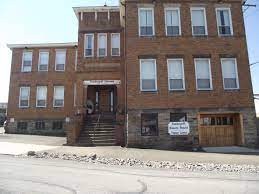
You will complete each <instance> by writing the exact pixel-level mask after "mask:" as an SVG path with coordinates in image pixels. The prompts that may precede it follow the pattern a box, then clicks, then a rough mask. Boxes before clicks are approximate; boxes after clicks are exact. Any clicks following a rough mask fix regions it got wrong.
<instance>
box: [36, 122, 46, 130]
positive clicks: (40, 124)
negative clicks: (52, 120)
mask: <svg viewBox="0 0 259 194" xmlns="http://www.w3.org/2000/svg"><path fill="white" fill-rule="evenodd" d="M35 128H36V129H37V130H42V129H45V122H44V121H36V123H35Z"/></svg>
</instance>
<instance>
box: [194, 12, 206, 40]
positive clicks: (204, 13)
mask: <svg viewBox="0 0 259 194" xmlns="http://www.w3.org/2000/svg"><path fill="white" fill-rule="evenodd" d="M197 10H198V11H200V10H202V11H203V15H204V25H205V34H194V31H193V15H192V11H197ZM190 11H191V26H192V36H198V37H199V36H208V23H207V12H206V8H205V7H191V8H190Z"/></svg>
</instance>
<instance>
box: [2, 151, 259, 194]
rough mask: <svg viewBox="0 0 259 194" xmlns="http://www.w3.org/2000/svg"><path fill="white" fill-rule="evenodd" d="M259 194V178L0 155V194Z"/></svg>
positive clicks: (257, 176) (255, 176)
mask: <svg viewBox="0 0 259 194" xmlns="http://www.w3.org/2000/svg"><path fill="white" fill-rule="evenodd" d="M120 192H133V193H149V192H156V193H157V192H159V193H177V194H182V193H184V194H188V193H191V194H195V193H199V194H208V193H209V194H215V193H217V194H222V193H227V194H232V193H233V194H240V193H246V194H250V193H254V194H258V193H259V175H253V174H246V175H244V174H243V175H239V176H238V175H235V174H225V173H186V172H174V171H171V170H158V169H148V168H142V169H140V168H130V167H127V168H126V167H114V166H107V165H106V166H105V165H95V164H86V163H79V162H73V161H62V160H46V159H32V158H31V159H29V158H16V157H13V156H5V155H0V193H1V194H18V193H19V194H37V193H40V194H43V193H44V194H75V193H77V194H80V193H84V194H85V193H120Z"/></svg>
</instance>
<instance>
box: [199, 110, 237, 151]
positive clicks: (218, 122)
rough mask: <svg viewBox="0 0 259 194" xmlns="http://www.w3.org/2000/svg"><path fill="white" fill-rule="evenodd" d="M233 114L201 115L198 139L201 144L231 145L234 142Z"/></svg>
mask: <svg viewBox="0 0 259 194" xmlns="http://www.w3.org/2000/svg"><path fill="white" fill-rule="evenodd" d="M235 122H236V117H235V116H234V115H201V116H200V122H199V141H200V145H201V146H233V145H235V144H236V130H235Z"/></svg>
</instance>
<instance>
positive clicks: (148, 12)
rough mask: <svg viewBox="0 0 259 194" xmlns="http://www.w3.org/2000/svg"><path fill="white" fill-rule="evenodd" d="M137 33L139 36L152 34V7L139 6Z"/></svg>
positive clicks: (153, 29) (153, 31)
mask: <svg viewBox="0 0 259 194" xmlns="http://www.w3.org/2000/svg"><path fill="white" fill-rule="evenodd" d="M138 15H139V35H140V36H154V35H155V28H154V9H153V8H139V11H138Z"/></svg>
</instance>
